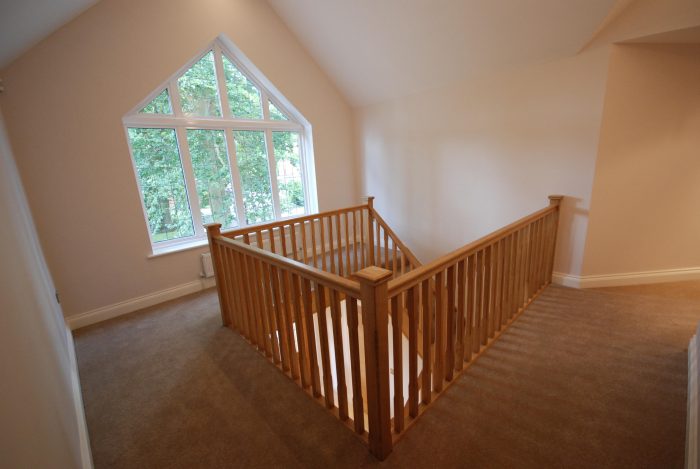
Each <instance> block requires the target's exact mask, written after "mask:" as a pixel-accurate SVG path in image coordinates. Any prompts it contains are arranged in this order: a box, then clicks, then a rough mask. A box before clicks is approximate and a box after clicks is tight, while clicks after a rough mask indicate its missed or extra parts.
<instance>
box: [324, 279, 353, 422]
mask: <svg viewBox="0 0 700 469" xmlns="http://www.w3.org/2000/svg"><path fill="white" fill-rule="evenodd" d="M314 289H315V290H316V317H317V319H318V337H319V341H320V342H321V368H322V371H323V395H324V397H325V400H326V407H328V408H329V409H332V408H333V406H334V405H335V404H334V401H333V377H332V376H331V365H330V353H329V352H328V346H329V343H328V342H329V341H328V322H327V319H326V292H325V288H324V287H323V285H321V284H320V283H318V282H315V283H314ZM363 306H364V305H363Z"/></svg>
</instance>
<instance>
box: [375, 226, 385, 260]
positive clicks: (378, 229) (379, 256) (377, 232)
mask: <svg viewBox="0 0 700 469" xmlns="http://www.w3.org/2000/svg"><path fill="white" fill-rule="evenodd" d="M374 227H375V234H374V241H375V242H376V243H377V248H376V249H375V251H374V262H375V265H377V266H379V267H381V268H385V266H386V263H385V262H383V261H382V236H381V235H382V231H381V228H382V227H381V226H380V225H379V220H377V219H376V218H375V219H374Z"/></svg>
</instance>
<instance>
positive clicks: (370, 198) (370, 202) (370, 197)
mask: <svg viewBox="0 0 700 469" xmlns="http://www.w3.org/2000/svg"><path fill="white" fill-rule="evenodd" d="M367 205H369V206H370V207H372V206H373V205H374V196H373V195H368V196H367Z"/></svg>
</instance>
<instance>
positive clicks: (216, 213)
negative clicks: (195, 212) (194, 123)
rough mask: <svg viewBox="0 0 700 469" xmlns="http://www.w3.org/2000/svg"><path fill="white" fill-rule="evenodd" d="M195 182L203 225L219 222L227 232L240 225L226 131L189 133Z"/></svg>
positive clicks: (196, 131)
mask: <svg viewBox="0 0 700 469" xmlns="http://www.w3.org/2000/svg"><path fill="white" fill-rule="evenodd" d="M187 143H188V144H189V146H190V156H191V157H192V167H193V169H194V179H195V183H196V185H197V196H198V197H199V208H200V211H201V213H202V221H203V222H204V223H212V222H218V223H221V225H222V226H223V227H224V228H231V227H233V226H236V225H238V220H237V219H236V205H235V202H234V195H233V184H232V183H231V168H229V165H228V154H227V152H226V137H225V136H224V131H223V130H199V129H197V130H188V131H187Z"/></svg>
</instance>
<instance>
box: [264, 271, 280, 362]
mask: <svg viewBox="0 0 700 469" xmlns="http://www.w3.org/2000/svg"><path fill="white" fill-rule="evenodd" d="M262 270H263V271H262V274H263V282H264V283H265V291H266V295H265V311H266V316H267V323H268V325H269V332H270V348H271V349H272V361H273V363H275V364H279V363H280V362H281V361H282V358H281V355H280V346H279V330H280V328H279V325H278V324H277V317H276V316H275V309H274V308H275V305H274V302H275V299H274V297H275V293H274V291H273V289H274V284H273V282H272V272H271V271H270V266H269V264H267V263H263V265H262Z"/></svg>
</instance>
